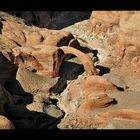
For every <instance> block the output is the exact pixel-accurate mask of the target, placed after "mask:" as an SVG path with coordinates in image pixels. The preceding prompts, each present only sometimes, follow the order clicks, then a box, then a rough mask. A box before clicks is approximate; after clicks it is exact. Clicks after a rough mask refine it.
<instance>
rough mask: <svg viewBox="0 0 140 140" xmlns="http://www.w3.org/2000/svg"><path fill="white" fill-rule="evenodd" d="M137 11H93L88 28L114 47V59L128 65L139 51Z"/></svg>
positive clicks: (139, 31) (139, 53) (138, 13)
mask: <svg viewBox="0 0 140 140" xmlns="http://www.w3.org/2000/svg"><path fill="white" fill-rule="evenodd" d="M139 19H140V12H139V11H95V12H94V11H93V12H92V14H91V17H90V19H89V21H88V29H89V30H90V31H91V32H93V33H94V34H95V35H98V36H100V37H101V36H104V37H103V38H105V39H106V40H107V42H108V44H109V45H111V46H115V47H114V55H115V58H114V61H115V62H119V63H120V64H121V63H122V64H123V65H127V66H128V65H129V64H130V63H131V61H132V59H133V58H134V57H136V56H139V55H140V52H139V46H140V42H139V39H138V38H139V33H140V30H139Z"/></svg>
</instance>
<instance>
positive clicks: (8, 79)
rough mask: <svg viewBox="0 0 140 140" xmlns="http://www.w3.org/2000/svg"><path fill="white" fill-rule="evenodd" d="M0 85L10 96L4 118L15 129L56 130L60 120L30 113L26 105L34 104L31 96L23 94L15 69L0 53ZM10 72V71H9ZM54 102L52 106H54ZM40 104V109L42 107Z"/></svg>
mask: <svg viewBox="0 0 140 140" xmlns="http://www.w3.org/2000/svg"><path fill="white" fill-rule="evenodd" d="M0 58H1V59H0V79H1V77H2V76H3V75H4V78H5V79H4V80H5V81H4V82H3V81H1V80H0V84H2V86H3V87H4V88H5V89H6V90H7V91H8V92H9V93H10V94H11V96H12V100H13V103H10V104H7V103H6V104H5V105H4V110H5V116H6V117H7V118H8V119H9V120H10V121H11V122H12V123H13V124H14V126H15V128H16V129H58V128H57V124H58V123H59V122H60V119H61V118H62V117H63V116H61V117H60V118H54V117H52V116H50V115H49V114H47V113H46V112H43V111H42V112H37V111H30V110H29V109H27V105H29V104H31V103H33V102H34V97H33V94H31V93H28V92H25V91H24V89H23V88H22V85H21V84H20V83H19V81H17V80H16V73H17V67H16V66H15V65H14V64H12V63H11V62H10V61H9V60H8V59H6V58H5V57H4V56H3V55H2V53H0ZM10 70H11V71H10ZM56 103H57V102H56V100H53V101H52V105H53V104H54V106H56ZM44 104H45V103H44V102H42V107H43V106H44ZM42 125H43V128H42V127H41V126H42Z"/></svg>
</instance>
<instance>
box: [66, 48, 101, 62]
mask: <svg viewBox="0 0 140 140" xmlns="http://www.w3.org/2000/svg"><path fill="white" fill-rule="evenodd" d="M78 50H80V51H81V52H83V53H85V54H88V53H91V54H92V56H91V59H93V58H94V62H96V61H98V60H99V57H98V50H92V49H90V48H88V47H83V46H79V48H78ZM75 57H76V56H75V55H72V54H68V55H67V56H66V57H65V60H70V59H72V58H75Z"/></svg>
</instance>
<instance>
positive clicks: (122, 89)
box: [116, 86, 124, 91]
mask: <svg viewBox="0 0 140 140" xmlns="http://www.w3.org/2000/svg"><path fill="white" fill-rule="evenodd" d="M116 88H117V89H118V90H119V91H124V88H122V87H118V86H116Z"/></svg>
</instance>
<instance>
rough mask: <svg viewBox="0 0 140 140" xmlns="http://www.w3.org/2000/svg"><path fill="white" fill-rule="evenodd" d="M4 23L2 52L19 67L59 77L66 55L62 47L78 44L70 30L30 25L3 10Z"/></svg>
mask: <svg viewBox="0 0 140 140" xmlns="http://www.w3.org/2000/svg"><path fill="white" fill-rule="evenodd" d="M1 24H2V27H1V35H0V43H1V48H0V50H1V52H2V54H3V55H4V56H5V57H6V58H7V59H8V60H9V61H11V62H12V63H15V64H17V65H18V66H19V65H20V66H19V67H24V68H27V69H29V70H31V71H34V72H36V73H39V74H42V75H48V76H52V77H55V76H58V74H59V73H58V70H59V67H60V64H61V57H62V55H63V52H62V51H61V50H60V49H59V47H60V46H64V45H66V46H71V47H78V46H77V45H78V42H77V43H76V41H77V40H75V39H74V37H73V36H72V34H70V33H68V32H65V31H57V30H48V29H46V28H37V27H29V26H26V25H25V24H24V22H22V21H20V20H18V19H16V18H14V17H12V16H10V15H8V14H6V13H3V12H1ZM72 45H76V46H72Z"/></svg>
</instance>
